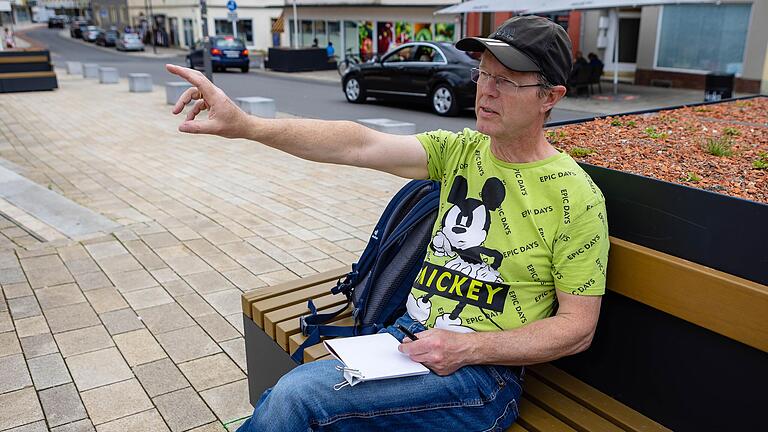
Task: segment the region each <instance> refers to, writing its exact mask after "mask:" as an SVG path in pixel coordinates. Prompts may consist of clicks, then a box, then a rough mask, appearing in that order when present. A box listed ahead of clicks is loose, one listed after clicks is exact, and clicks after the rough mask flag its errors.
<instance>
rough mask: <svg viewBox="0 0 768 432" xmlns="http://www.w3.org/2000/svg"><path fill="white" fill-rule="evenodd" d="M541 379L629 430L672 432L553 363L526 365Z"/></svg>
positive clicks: (637, 431)
mask: <svg viewBox="0 0 768 432" xmlns="http://www.w3.org/2000/svg"><path fill="white" fill-rule="evenodd" d="M526 371H527V372H530V373H531V374H533V375H534V376H536V377H537V378H539V379H540V380H541V381H543V382H544V383H546V384H547V385H549V386H551V387H552V388H554V389H555V390H557V391H559V392H561V393H563V394H565V395H567V396H568V397H570V398H571V399H573V400H575V401H576V402H578V403H580V404H582V405H584V406H587V407H589V409H591V410H592V411H594V412H596V413H599V414H600V415H601V416H602V417H604V418H605V419H607V420H609V421H611V422H612V423H614V424H616V425H617V426H619V427H621V428H622V429H624V430H627V431H633V432H646V431H670V429H667V428H665V427H664V426H662V425H660V424H659V423H656V422H655V421H653V420H651V419H649V418H648V417H646V416H644V415H642V414H641V413H639V412H637V411H635V410H633V409H632V408H630V407H628V406H626V405H624V404H622V403H621V402H619V401H617V400H615V399H613V398H612V397H610V396H608V395H606V394H605V393H603V392H601V391H599V390H597V389H596V388H594V387H592V386H590V385H588V384H586V383H584V382H582V381H580V380H578V379H576V378H574V377H572V376H571V375H569V374H567V373H565V372H563V371H562V370H560V369H558V368H556V367H554V366H552V365H550V364H538V365H535V366H529V367H526Z"/></svg>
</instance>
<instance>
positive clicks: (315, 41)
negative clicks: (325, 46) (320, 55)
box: [312, 38, 318, 48]
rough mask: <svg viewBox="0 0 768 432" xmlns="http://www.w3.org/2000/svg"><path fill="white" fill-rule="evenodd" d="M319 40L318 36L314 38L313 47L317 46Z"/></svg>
mask: <svg viewBox="0 0 768 432" xmlns="http://www.w3.org/2000/svg"><path fill="white" fill-rule="evenodd" d="M317 45H318V42H317V38H314V39H312V48H317Z"/></svg>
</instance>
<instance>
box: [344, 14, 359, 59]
mask: <svg viewBox="0 0 768 432" xmlns="http://www.w3.org/2000/svg"><path fill="white" fill-rule="evenodd" d="M344 49H345V50H346V51H350V52H352V54H355V55H360V38H359V36H358V31H357V23H356V22H354V21H344ZM344 55H346V53H339V57H340V58H343V57H344Z"/></svg>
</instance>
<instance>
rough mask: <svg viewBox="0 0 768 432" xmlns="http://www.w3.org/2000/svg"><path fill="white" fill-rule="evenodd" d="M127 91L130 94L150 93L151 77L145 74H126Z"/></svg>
mask: <svg viewBox="0 0 768 432" xmlns="http://www.w3.org/2000/svg"><path fill="white" fill-rule="evenodd" d="M128 91H130V92H131V93H149V92H151V91H152V75H150V74H146V73H131V74H128Z"/></svg>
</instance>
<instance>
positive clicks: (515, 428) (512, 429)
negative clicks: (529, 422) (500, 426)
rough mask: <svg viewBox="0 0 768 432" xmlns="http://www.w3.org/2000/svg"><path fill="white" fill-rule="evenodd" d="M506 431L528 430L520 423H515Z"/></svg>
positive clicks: (520, 431) (521, 431)
mask: <svg viewBox="0 0 768 432" xmlns="http://www.w3.org/2000/svg"><path fill="white" fill-rule="evenodd" d="M506 432H528V431H527V430H526V429H525V428H524V427H522V426H520V424H519V423H514V424H512V426H510V427H509V429H507V431H506Z"/></svg>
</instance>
